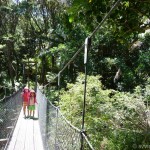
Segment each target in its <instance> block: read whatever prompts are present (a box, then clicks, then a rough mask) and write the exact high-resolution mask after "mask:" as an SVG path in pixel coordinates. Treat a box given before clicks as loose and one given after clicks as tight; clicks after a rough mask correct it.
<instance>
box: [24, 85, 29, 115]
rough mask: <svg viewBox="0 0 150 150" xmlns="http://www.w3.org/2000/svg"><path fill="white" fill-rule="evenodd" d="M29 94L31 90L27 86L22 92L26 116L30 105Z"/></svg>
mask: <svg viewBox="0 0 150 150" xmlns="http://www.w3.org/2000/svg"><path fill="white" fill-rule="evenodd" d="M29 96H30V90H29V89H28V87H25V88H24V89H23V92H22V99H23V112H24V117H25V118H26V108H27V107H28V101H29ZM28 116H29V110H28Z"/></svg>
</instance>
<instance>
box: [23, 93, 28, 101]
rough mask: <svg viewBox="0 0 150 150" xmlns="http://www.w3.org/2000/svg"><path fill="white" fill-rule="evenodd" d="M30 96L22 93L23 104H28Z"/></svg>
mask: <svg viewBox="0 0 150 150" xmlns="http://www.w3.org/2000/svg"><path fill="white" fill-rule="evenodd" d="M29 96H30V92H23V94H22V98H23V101H24V102H28V100H29Z"/></svg>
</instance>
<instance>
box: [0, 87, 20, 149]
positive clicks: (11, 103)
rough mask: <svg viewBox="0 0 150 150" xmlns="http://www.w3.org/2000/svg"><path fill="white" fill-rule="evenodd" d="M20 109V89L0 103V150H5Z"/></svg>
mask: <svg viewBox="0 0 150 150" xmlns="http://www.w3.org/2000/svg"><path fill="white" fill-rule="evenodd" d="M21 107H22V100H21V89H20V90H19V91H18V92H16V93H14V94H13V95H11V96H9V97H5V98H4V99H3V100H2V101H0V149H1V150H3V149H6V147H7V145H8V143H9V140H10V138H11V135H12V132H13V130H14V128H15V125H16V122H17V119H18V116H19V113H20V111H21Z"/></svg>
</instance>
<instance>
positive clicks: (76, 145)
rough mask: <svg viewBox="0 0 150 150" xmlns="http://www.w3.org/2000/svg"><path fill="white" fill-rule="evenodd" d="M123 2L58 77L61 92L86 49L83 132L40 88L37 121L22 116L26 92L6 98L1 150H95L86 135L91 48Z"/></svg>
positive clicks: (0, 115) (0, 113) (1, 107)
mask: <svg viewBox="0 0 150 150" xmlns="http://www.w3.org/2000/svg"><path fill="white" fill-rule="evenodd" d="M120 1H121V0H118V1H117V2H116V3H115V4H114V5H113V7H112V8H111V9H110V11H109V12H108V14H106V15H105V17H104V18H103V20H102V21H101V22H100V24H99V25H98V26H97V27H96V29H95V30H94V31H93V32H92V34H91V35H90V36H89V37H87V38H86V40H85V43H84V44H83V45H82V46H81V48H80V49H79V50H78V51H77V52H76V53H75V54H74V56H73V57H72V58H71V59H70V61H69V62H68V63H67V64H66V65H65V66H64V67H63V68H62V70H60V71H59V73H58V75H57V76H56V78H58V88H60V77H61V73H62V72H63V71H64V70H65V69H66V68H67V67H68V66H69V65H70V64H71V62H73V61H74V60H75V58H76V56H77V55H78V54H79V53H80V52H81V51H82V50H83V48H84V46H85V53H84V66H85V82H84V100H83V118H82V129H78V128H76V127H74V126H73V125H72V124H70V122H69V121H68V120H67V119H66V118H65V117H64V116H63V114H62V113H61V111H60V109H59V107H56V106H54V105H53V104H52V103H51V102H50V100H49V99H47V98H46V96H45V94H44V93H43V92H42V89H39V88H37V90H36V92H37V93H36V94H37V102H38V104H37V106H36V115H35V119H34V120H32V119H25V118H24V117H23V112H22V99H21V91H22V89H20V90H19V91H18V92H16V93H15V94H13V95H11V96H10V97H7V98H6V97H4V98H3V99H2V100H1V101H0V149H1V150H83V149H84V150H94V148H93V147H92V145H91V144H90V142H89V140H88V138H87V136H86V135H85V132H84V130H85V129H84V115H85V101H86V79H87V60H88V51H89V49H90V46H91V38H92V36H94V34H95V33H96V32H97V31H98V29H99V28H100V27H101V26H102V24H103V23H104V22H105V20H106V19H107V18H108V17H109V15H110V14H111V13H112V11H113V10H114V9H115V8H117V6H118V4H119V3H120ZM46 86H47V85H46ZM46 86H45V87H46Z"/></svg>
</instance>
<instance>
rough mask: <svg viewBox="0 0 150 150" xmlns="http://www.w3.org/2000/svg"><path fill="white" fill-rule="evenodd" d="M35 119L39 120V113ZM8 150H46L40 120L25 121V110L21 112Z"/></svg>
mask: <svg viewBox="0 0 150 150" xmlns="http://www.w3.org/2000/svg"><path fill="white" fill-rule="evenodd" d="M35 118H37V112H35ZM7 150H44V148H43V143H42V137H41V133H40V126H39V121H38V118H37V119H35V120H33V119H24V116H23V110H21V113H20V115H19V118H18V122H17V124H16V127H15V130H14V132H13V135H12V138H11V140H10V142H9V145H8V148H7Z"/></svg>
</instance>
